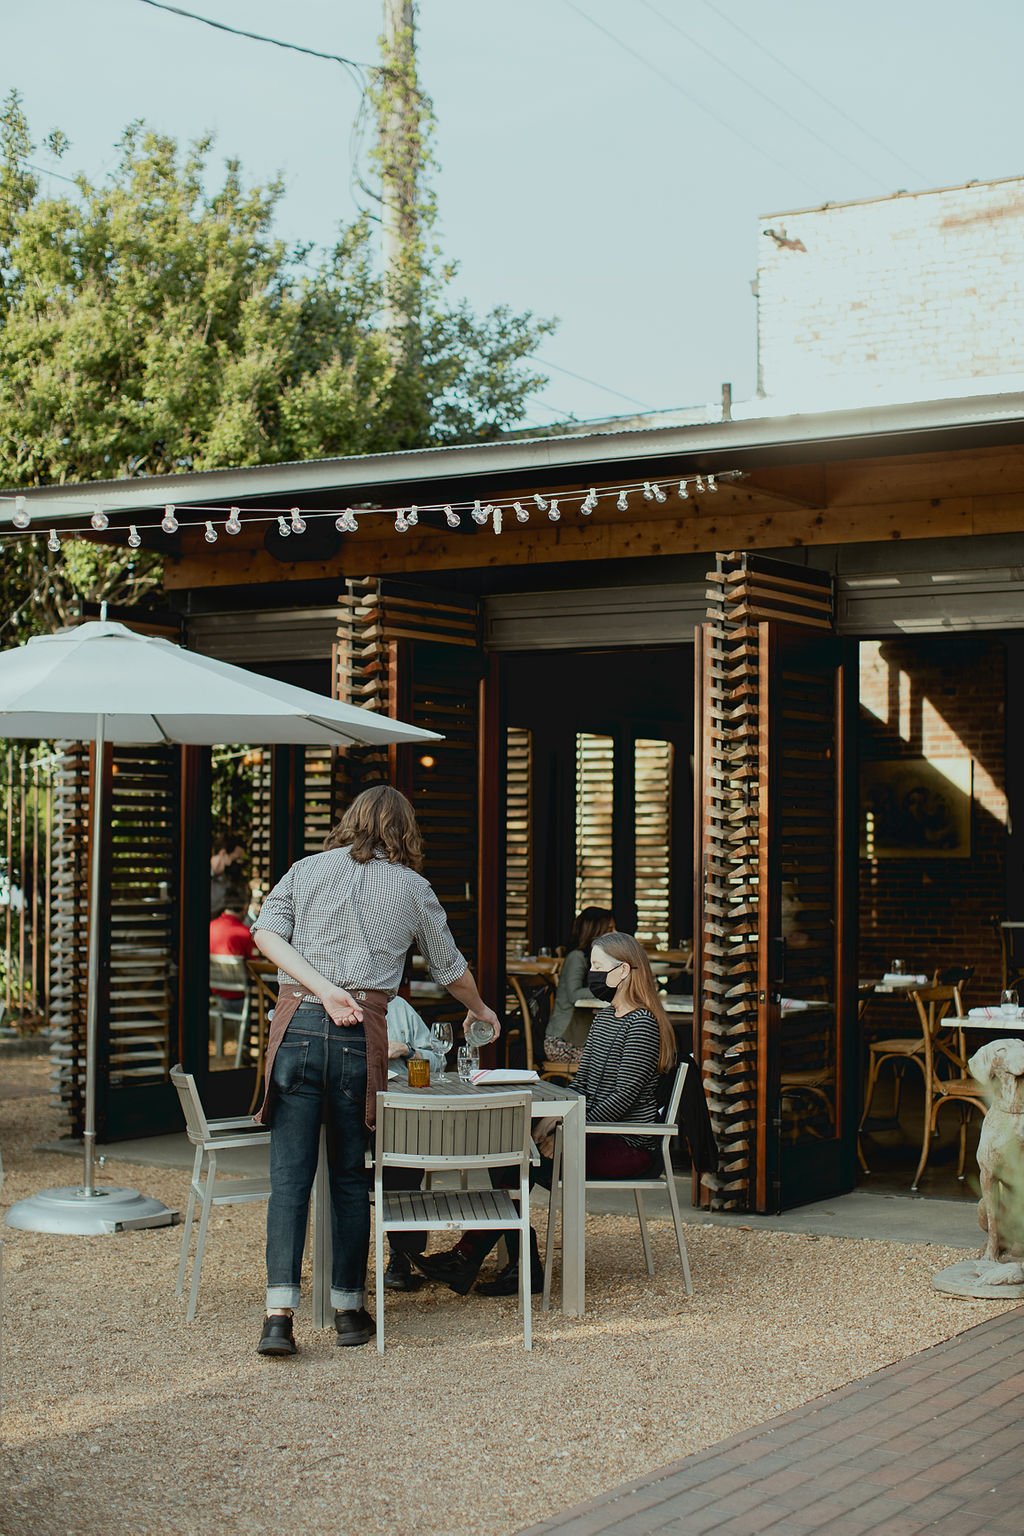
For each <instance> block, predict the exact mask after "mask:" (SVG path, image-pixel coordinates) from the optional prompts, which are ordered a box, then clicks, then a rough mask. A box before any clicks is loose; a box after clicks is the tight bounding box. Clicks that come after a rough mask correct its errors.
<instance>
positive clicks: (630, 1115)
mask: <svg viewBox="0 0 1024 1536" xmlns="http://www.w3.org/2000/svg"><path fill="white" fill-rule="evenodd" d="M587 981H588V983H589V986H590V990H591V992H592V993H593V995H594V996H595V997H596V998H598V999H599V1000H600V1001H601V1002H602V1003H604V1005H605V1006H604V1007H603V1008H601V1009H600V1010H599V1011H598V1013H597V1014H596V1016H595V1018H594V1022H593V1024H592V1025H591V1029H590V1037H589V1039H588V1040H587V1043H586V1046H585V1047H584V1051H583V1056H582V1059H581V1061H580V1067H579V1071H578V1072H577V1074H576V1081H575V1085H574V1086H575V1088H576V1089H577V1091H578V1092H579V1093H583V1094H586V1098H587V1124H588V1125H593V1124H604V1125H614V1124H628V1123H629V1122H630V1121H635V1122H636V1123H637V1124H638V1125H644V1124H648V1125H649V1124H651V1123H652V1122H653V1121H655V1120H657V1119H658V1101H657V1087H658V1076H659V1073H662V1072H668V1071H670V1070H671V1068H672V1067H673V1066H674V1064H675V1059H676V1042H675V1035H674V1033H673V1031H672V1025H671V1024H670V1023H669V1019H668V1015H667V1014H666V1012H665V1010H664V1008H663V1007H662V1006H661V1002H660V1000H659V998H658V989H657V986H656V984H655V980H654V976H653V974H652V972H651V963H650V961H649V960H648V958H647V954H646V952H645V950H644V949H643V947H642V945H640V944H639V943H638V942H637V940H636V939H634V938H633V936H632V935H631V934H628V933H604V934H602V935H601V937H600V939H598V941H597V942H596V943H595V944H594V946H593V949H592V950H591V955H590V971H589V973H588V976H587ZM656 1152H657V1143H656V1142H652V1141H651V1139H650V1138H649V1137H644V1136H630V1135H628V1134H623V1135H614V1136H612V1135H609V1136H588V1137H587V1178H588V1179H631V1178H640V1177H643V1176H644V1175H645V1174H646V1173H647V1172H648V1171H649V1170H650V1169H651V1168H652V1167H653V1166H655V1154H656ZM551 1174H552V1164H551V1159H550V1157H546V1156H544V1154H543V1151H542V1153H541V1162H540V1167H539V1168H538V1170H537V1182H538V1183H539V1184H542V1185H544V1187H545V1188H548V1189H550V1187H551ZM513 1179H514V1170H508V1169H504V1168H500V1169H497V1170H496V1171H495V1173H494V1177H493V1182H494V1183H495V1184H496V1185H499V1186H501V1185H504V1187H510V1186H511V1184H512V1183H513ZM500 1237H504V1239H505V1246H506V1248H507V1249H508V1264H507V1265H506V1266H505V1268H504V1269H503V1270H502V1271H501V1273H500V1274H499V1275H498V1276H497V1277H496V1279H494V1280H490V1281H485V1282H484V1283H483V1284H482V1285H478V1286H477V1292H478V1294H479V1295H481V1296H511V1295H514V1294H515V1293H516V1292H517V1291H518V1289H519V1249H518V1234H516V1233H515V1232H504V1233H499V1232H486V1231H484V1232H467V1233H466V1235H465V1237H464V1238H463V1239H462V1241H461V1242H460V1243H459V1244H458V1246H457V1247H455V1248H453V1249H451V1250H450V1251H449V1252H448V1253H436V1254H423V1253H420V1254H419V1255H418V1256H417V1257H416V1258H415V1259H414V1260H413V1262H414V1263H415V1265H416V1267H417V1269H421V1270H422V1271H423V1273H424V1274H425V1275H427V1276H428V1277H429V1278H430V1279H431V1280H438V1281H441V1282H443V1283H444V1284H445V1285H447V1286H449V1287H450V1289H451V1290H453V1291H456V1292H458V1294H459V1295H461V1296H464V1295H465V1294H466V1292H467V1291H469V1290H470V1289H471V1287H472V1286H473V1284H474V1282H475V1280H476V1277H477V1274H478V1273H479V1271H480V1266H481V1265H482V1263H483V1261H484V1259H485V1258H486V1257H487V1255H488V1254H489V1253H490V1251H491V1249H492V1248H493V1247H494V1246H495V1244H496V1243H497V1242H498V1240H499V1238H500ZM530 1270H531V1288H532V1290H533V1291H534V1292H535V1293H536V1292H538V1291H540V1290H541V1289H542V1287H543V1282H544V1272H543V1268H542V1266H541V1261H540V1254H539V1252H538V1250H537V1239H536V1236H535V1235H534V1234H533V1233H532V1232H531V1234H530Z"/></svg>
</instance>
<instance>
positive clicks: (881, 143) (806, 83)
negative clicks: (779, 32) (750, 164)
mask: <svg viewBox="0 0 1024 1536" xmlns="http://www.w3.org/2000/svg"><path fill="white" fill-rule="evenodd" d="M703 3H704V4H705V5H706V6H707V8H708V10H709V11H714V13H715V15H716V16H718V17H719V18H720V19H721V20H722V21H726V22H728V23H729V26H730V27H732V29H733V31H734V32H738V33H739V34H740V36H741V37H745V38H746V40H747V42H748V43H752V44H753V45H754V47H755V48H758V49H760V51H761V52H762V53H763V54H764V55H765V57H766V58H769V59H771V60H772V63H773V64H777V65H778V66H779V68H780V69H784V70H785V71H786V73H787V75H792V77H793V79H794V80H796V81H798V82H799V84H800V85H802V86H803V87H804V89H805V90H808V91H810V92H811V93H812V94H813V95H815V96H817V98H818V100H819V101H823V102H824V103H825V105H826V106H827V107H831V108H832V111H833V112H837V113H838V114H839V116H840V117H842V118H845V119H846V121H847V122H848V123H849V124H850V125H851V127H853V128H856V129H857V131H858V133H862V134H863V135H864V137H865V138H867V139H870V140H871V142H872V144H877V145H878V147H879V149H884V150H885V152H886V154H887V155H892V157H893V159H894V160H898V161H899V163H900V164H901V165H902V166H903V167H904V169H905V170H908V171H910V173H911V175H913V176H916V177H917V178H918V180H919V181H923V182H927V181H929V180H930V179H931V178H929V176H928V175H927V174H926V172H924V171H922V170H919V169H918V168H917V166H916V165H911V163H910V161H909V160H907V159H905V158H904V157H903V155H901V154H900V152H899V150H898V149H893V147H892V145H891V144H887V143H886V141H885V140H884V139H880V138H879V137H878V135H877V134H875V133H872V132H871V129H870V128H865V126H864V124H863V123H859V122H858V121H857V119H856V118H855V117H851V115H850V113H849V112H847V111H846V110H845V109H844V108H843V107H841V106H839V104H838V102H835V101H833V100H832V98H831V96H826V95H825V93H824V91H819V90H818V87H817V86H816V85H813V84H812V83H811V81H810V80H806V79H805V78H804V76H803V75H800V74H798V73H797V71H796V70H795V69H794V68H793V67H792V65H790V64H787V63H786V61H785V59H780V58H779V56H778V54H777V53H773V52H772V50H771V49H770V48H769V47H768V45H767V44H766V43H762V42H761V41H760V39H759V38H756V37H754V35H753V33H751V32H748V31H747V30H746V28H745V27H741V26H740V24H739V22H738V21H733V19H732V17H731V16H730V15H729V14H728V13H727V12H726V11H723V10H722V9H721V8H720V7H719V6H717V5H715V4H714V3H713V0H703Z"/></svg>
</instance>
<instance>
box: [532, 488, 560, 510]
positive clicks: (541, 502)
mask: <svg viewBox="0 0 1024 1536" xmlns="http://www.w3.org/2000/svg"><path fill="white" fill-rule="evenodd" d="M533 499H534V501H535V502H536V504H537V506H538V507H539V508H540V510H541V511H542V512H546V511H547V509H548V504H547V502H546V501H545V500H544V497H543V496H542V495H541V494H540V492H538V493H537V495H536V496H535V497H534V498H533ZM556 505H557V503H556Z"/></svg>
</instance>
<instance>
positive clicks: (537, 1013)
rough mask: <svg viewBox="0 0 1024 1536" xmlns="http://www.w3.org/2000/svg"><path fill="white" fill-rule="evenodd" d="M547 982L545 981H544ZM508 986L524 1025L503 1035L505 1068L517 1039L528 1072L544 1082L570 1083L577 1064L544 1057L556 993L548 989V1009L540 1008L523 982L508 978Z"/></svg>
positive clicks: (518, 979)
mask: <svg viewBox="0 0 1024 1536" xmlns="http://www.w3.org/2000/svg"><path fill="white" fill-rule="evenodd" d="M545 979H546V978H545ZM508 984H509V988H510V990H511V992H512V993H513V995H514V997H515V999H516V1007H517V1008H518V1010H519V1017H520V1019H521V1020H523V1021H524V1025H525V1027H524V1028H522V1029H521V1028H520V1027H519V1026H518V1025H513V1026H512V1028H511V1029H509V1030H506V1031H504V1032H503V1033H504V1036H505V1065H506V1066H508V1064H509V1058H510V1050H511V1043H512V1040H514V1039H522V1041H523V1050H524V1054H525V1056H526V1068H527V1071H529V1072H536V1073H538V1074H539V1076H540V1077H541V1078H542V1079H543V1080H544V1081H545V1082H550V1081H551V1080H552V1079H564V1080H566V1081H568V1080H569V1079H570V1078H573V1077H575V1076H576V1073H577V1070H578V1067H577V1063H576V1062H567V1061H550V1060H549V1059H548V1058H547V1057H546V1056H544V1054H543V1050H544V1026H545V1025H546V1024H547V1018H548V1015H549V1014H550V1011H551V1009H550V1004H551V999H552V998H553V997H554V989H553V988H550V987H549V988H548V993H549V995H548V996H547V997H546V998H545V999H544V1002H545V1003H546V1005H547V1006H545V1007H541V1008H538V1007H536V1006H531V999H530V996H529V993H528V991H527V989H526V988H525V987H524V986H523V978H521V977H519V976H509V977H508Z"/></svg>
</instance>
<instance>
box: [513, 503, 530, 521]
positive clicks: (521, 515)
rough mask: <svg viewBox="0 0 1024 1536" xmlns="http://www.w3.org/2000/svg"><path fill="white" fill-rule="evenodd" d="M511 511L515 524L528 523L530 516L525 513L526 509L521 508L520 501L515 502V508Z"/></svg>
mask: <svg viewBox="0 0 1024 1536" xmlns="http://www.w3.org/2000/svg"><path fill="white" fill-rule="evenodd" d="M513 511H514V512H515V514H516V522H518V523H528V522H529V521H530V514H529V512H527V510H526V508H525V507H524V506H523V504H522V502H521V501H517V502H516V504H515V507H514V508H513Z"/></svg>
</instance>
